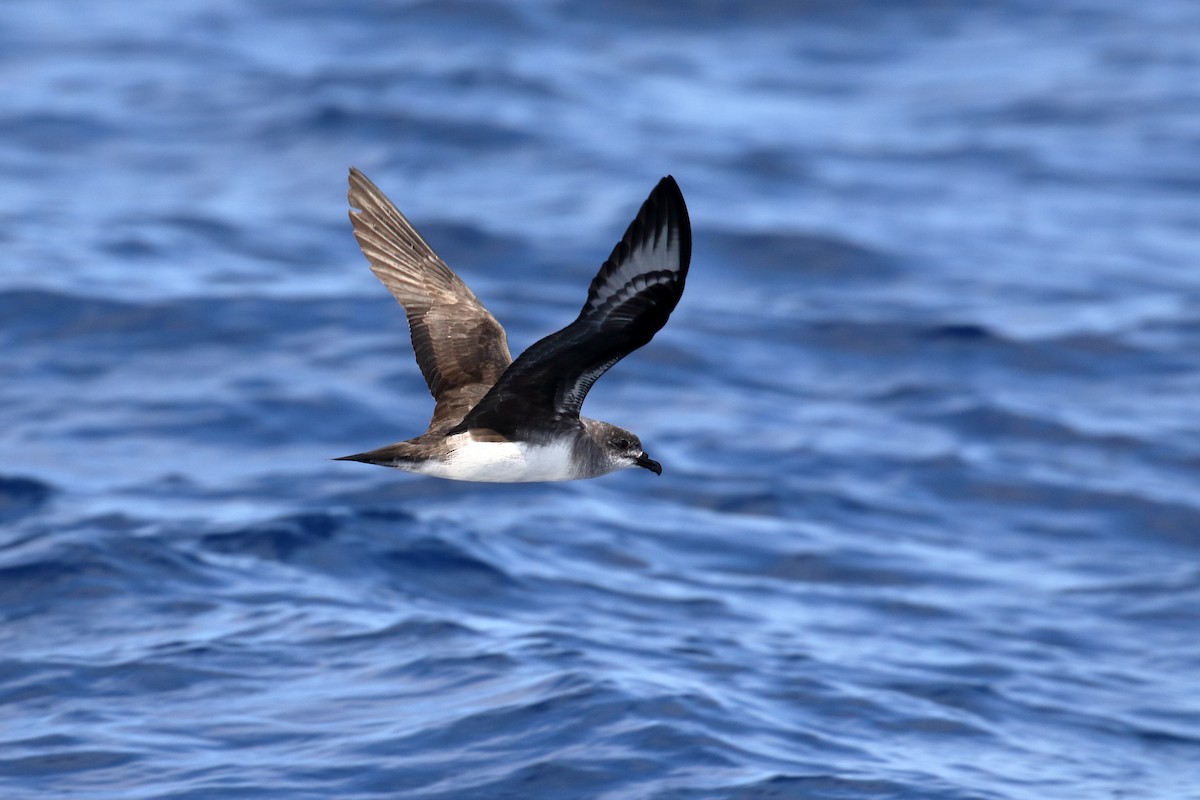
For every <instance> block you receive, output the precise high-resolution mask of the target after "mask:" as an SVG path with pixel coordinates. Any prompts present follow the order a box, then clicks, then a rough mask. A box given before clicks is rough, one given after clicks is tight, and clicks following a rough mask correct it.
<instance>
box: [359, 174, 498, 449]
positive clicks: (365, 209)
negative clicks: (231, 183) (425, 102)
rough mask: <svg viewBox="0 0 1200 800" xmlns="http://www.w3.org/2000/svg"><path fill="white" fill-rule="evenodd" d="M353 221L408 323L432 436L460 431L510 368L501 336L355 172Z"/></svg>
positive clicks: (492, 321) (404, 221) (491, 319)
mask: <svg viewBox="0 0 1200 800" xmlns="http://www.w3.org/2000/svg"><path fill="white" fill-rule="evenodd" d="M348 198H349V200H350V207H351V210H350V221H351V223H353V225H354V237H355V238H356V239H358V244H359V246H360V247H361V248H362V251H363V255H365V256H366V257H367V261H368V262H370V264H371V271H372V272H374V273H375V276H376V277H377V278H379V280H381V281H383V285H384V286H386V287H387V288H388V289H389V290H390V291H391V293H392V294H393V295H395V297H396V299H397V300H398V301H400V305H402V306H404V311H405V313H406V314H407V316H408V327H409V331H410V332H411V334H412V345H413V350H414V351H415V352H416V354H417V365H418V366H419V367H420V368H421V374H422V375H424V376H425V382H426V383H427V384H429V391H430V393H431V394H432V395H433V398H434V400H435V401H437V404H436V406H435V407H434V411H433V419H432V421H431V422H430V423H429V430H430V431H431V432H432V431H442V430H446V429H448V428H450V427H452V426H453V425H455V424H457V423H458V422H459V421H460V420H461V419H462V418H463V416H464V415H465V414H466V413H467V411H469V410H470V409H471V407H472V406H474V405H475V404H476V403H477V402H478V401H479V399H480V398H481V397H483V396H484V395H485V394H486V393H487V391H488V390H489V389H491V388H492V386H493V384H495V383H496V381H497V380H498V379H499V378H500V376H501V374H503V372H504V370H505V369H506V368H507V367H508V365H509V364H510V363H512V356H511V355H509V352H508V339H507V337H505V335H504V328H502V327H500V323H498V322H496V318H495V317H493V316H492V315H491V314H490V313H489V312H488V310H487V309H486V308H484V307H483V304H482V303H480V302H479V299H478V298H477V297H475V295H474V294H473V293H472V292H471V290H470V289H468V288H467V285H466V284H465V283H463V282H462V280H461V279H459V277H458V276H457V275H455V274H454V273H453V272H452V271H451V270H450V268H449V267H448V266H446V262H444V261H442V259H441V258H439V257H438V255H437V253H435V252H433V249H432V248H430V246H429V245H428V244H426V243H425V240H424V239H422V238H421V235H420V234H419V233H417V232H416V230H415V229H414V228H413V226H412V225H411V224H410V223H409V221H408V220H407V219H405V217H404V215H403V214H401V213H400V212H399V211H398V210H397V209H396V207H395V206H394V205H392V202H391V201H390V200H388V199H387V197H386V196H385V195H384V194H383V192H381V191H379V188H378V187H377V186H375V184H374V183H372V182H371V181H370V180H369V179H368V178H367V176H366V175H363V174H362V173H361V172H359V171H358V170H357V169H354V168H353V167H352V168H351V169H350V192H349V195H348Z"/></svg>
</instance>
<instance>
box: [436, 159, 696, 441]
mask: <svg viewBox="0 0 1200 800" xmlns="http://www.w3.org/2000/svg"><path fill="white" fill-rule="evenodd" d="M691 257H692V229H691V223H690V222H689V220H688V213H687V206H686V205H684V202H683V194H682V193H681V192H680V191H679V186H678V185H677V184H676V183H675V179H674V178H672V177H670V176H669V175H668V176H667V177H665V178H663V179H662V180H661V181H660V182H659V184H658V186H656V187H655V188H654V191H653V192H651V193H650V197H649V198H647V200H646V202H645V203H644V204H643V205H642V208H641V211H639V212H638V215H637V218H636V219H634V221H633V222H632V223H630V225H629V229H628V230H627V231H625V236H624V238H622V239H621V241H620V242H618V243H617V246H616V247H615V248H613V251H612V255H610V256H609V257H608V260H607V261H605V262H604V264H603V266H601V267H600V272H599V273H597V275H596V277H595V279H594V280H593V281H592V285H591V288H589V289H588V297H587V302H586V303H584V304H583V310H582V311H581V312H580V313H579V317H578V318H577V319H576V320H575V321H574V322H572V323H571V324H570V325H568V326H567V327H565V328H563V329H562V330H560V331H558V332H557V333H552V334H550V335H549V336H547V337H546V338H544V339H542V340H541V341H539V342H537V343H536V344H534V345H533V346H532V347H530V348H529V349H528V350H526V351H525V352H524V353H522V354H521V355H520V357H519V358H517V360H516V361H514V362H513V363H512V365H511V366H510V367H509V368H508V369H507V370H505V372H504V374H503V375H502V376H501V377H500V380H498V381H497V382H496V385H495V386H493V387H492V388H491V390H490V391H489V392H488V393H487V395H485V396H484V398H483V399H482V400H481V401H480V402H479V404H478V405H477V406H475V408H473V409H472V410H471V413H469V414H468V415H467V416H466V418H465V419H464V420H463V421H462V422H461V423H460V424H459V425H458V426H456V428H455V430H456V431H461V430H467V429H472V428H490V429H492V430H494V431H496V432H498V433H500V434H501V435H505V436H512V435H518V436H519V435H521V434H522V433H528V432H530V431H531V429H532V430H536V429H538V428H542V429H544V428H547V427H555V426H557V425H559V424H561V423H563V422H568V423H569V422H570V421H571V420H573V419H578V417H579V409H580V407H581V406H582V405H583V399H584V397H586V396H587V393H588V390H589V389H591V388H592V384H594V383H595V382H596V379H598V378H599V377H600V376H601V375H603V374H604V373H605V372H606V371H607V370H608V368H609V367H611V366H612V365H613V364H615V363H617V362H618V361H620V360H621V359H622V358H624V357H625V356H627V355H629V354H630V353H632V352H633V351H634V350H636V349H638V348H639V347H641V346H642V345H644V344H646V343H647V342H649V341H650V340H651V339H652V338H653V337H654V334H656V333H658V331H659V330H660V329H661V328H662V326H663V325H665V324H666V323H667V318H668V317H669V316H670V314H671V311H673V310H674V308H675V305H676V304H677V303H678V302H679V297H680V295H682V294H683V284H684V281H685V279H686V278H687V271H688V264H689V263H690V261H691Z"/></svg>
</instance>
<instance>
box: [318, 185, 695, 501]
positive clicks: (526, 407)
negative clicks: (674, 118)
mask: <svg viewBox="0 0 1200 800" xmlns="http://www.w3.org/2000/svg"><path fill="white" fill-rule="evenodd" d="M349 200H350V206H351V211H350V221H351V222H352V223H353V225H354V236H355V238H357V239H358V244H359V246H360V247H362V251H363V254H364V255H365V256H366V257H367V261H368V262H370V265H371V271H372V272H374V273H375V276H376V277H377V278H379V280H381V281H382V282H383V285H384V286H386V287H387V288H388V289H389V290H390V291H391V293H392V294H393V295H395V297H396V299H397V300H398V301H400V305H401V306H403V307H404V311H405V313H406V314H407V316H408V326H409V330H410V332H411V334H412V344H413V350H414V351H416V356H417V365H418V366H420V368H421V374H422V375H424V376H425V382H426V383H428V384H429V391H430V393H432V394H433V399H434V400H435V401H436V405H435V406H434V410H433V419H432V420H430V422H429V429H428V430H427V431H425V433H423V434H422V435H420V436H418V437H416V438H415V439H409V440H407V441H404V442H399V443H397V444H391V445H387V446H386V447H380V448H379V449H377V450H370V451H368V452H366V453H358V454H357V455H352V456H343V457H342V458H340V459H338V460H339V461H363V462H366V463H368V464H378V465H380V466H384V467H393V468H395V469H402V470H406V471H408V472H416V473H419V474H422V475H432V476H435V477H438V478H449V479H451V480H460V481H488V482H497V483H516V482H527V481H567V480H575V479H577V478H595V477H597V476H600V475H605V474H607V473H609V472H613V471H614V470H618V469H625V468H627V467H643V468H645V469H648V470H650V471H651V472H653V473H655V474H656V475H661V474H662V466H661V465H660V464H659V463H658V462H657V461H654V460H652V459H651V458H650V456H648V455H646V451H645V450H643V449H642V443H641V441H640V440H639V439H638V437H637V436H635V435H634V434H632V433H630V432H629V431H627V430H624V429H622V428H618V427H617V426H616V425H612V424H609V423H607V422H601V421H599V420H595V419H588V418H587V417H582V416H580V415H579V410H580V407H581V406H582V405H583V399H584V397H586V396H587V393H588V390H589V389H591V388H592V384H594V383H595V382H596V380H597V379H598V378H599V377H600V376H601V375H603V374H604V373H605V372H606V371H607V370H608V368H609V367H611V366H612V365H613V364H616V363H617V362H618V361H620V360H621V359H622V358H624V357H625V356H627V355H629V354H630V353H632V352H633V351H634V350H636V349H638V348H639V347H641V346H642V345H644V344H646V343H647V342H649V341H650V339H652V338H653V337H654V334H655V333H657V332H658V331H659V330H660V329H661V328H662V326H663V325H665V324H666V322H667V317H669V316H670V314H671V311H672V310H674V308H675V304H676V303H678V302H679V297H680V295H681V294H682V293H683V284H684V281H685V279H686V278H687V272H688V264H689V262H690V261H691V255H692V229H691V224H690V222H689V220H688V213H687V207H686V206H685V205H684V202H683V195H682V194H681V193H680V191H679V186H678V185H677V184H676V183H675V179H674V178H672V177H670V176H669V175H668V176H667V177H665V178H663V179H662V180H661V181H659V183H658V186H656V187H655V188H654V191H652V192H651V193H650V197H649V198H647V200H646V202H645V203H644V204H642V208H641V210H640V211H639V212H638V215H637V217H636V218H635V219H634V220H633V222H632V223H630V225H629V229H628V230H626V231H625V236H624V237H623V238H622V239H621V241H620V242H618V243H617V246H616V247H615V248H613V251H612V255H610V256H609V257H608V260H607V261H605V262H604V264H603V265H602V266H601V267H600V271H599V272H598V273H597V274H596V277H595V278H594V279H593V280H592V285H591V286H590V287H589V289H588V296H587V302H585V303H584V304H583V310H582V311H580V312H579V316H578V317H577V318H576V319H575V321H574V322H572V323H571V324H570V325H568V326H566V327H565V328H563V329H562V330H560V331H558V332H556V333H552V334H550V335H549V336H547V337H546V338H544V339H542V340H541V341H539V342H537V343H536V344H534V345H533V346H532V347H530V348H529V349H528V350H526V351H525V352H524V353H522V354H521V355H520V357H518V358H517V360H516V361H514V360H513V359H512V356H511V355H509V352H508V339H507V337H506V336H505V334H504V329H503V328H502V327H500V324H499V323H498V322H496V319H495V317H493V316H492V315H491V314H490V313H489V312H488V310H487V309H486V308H484V307H483V304H482V303H480V302H479V299H478V298H477V297H475V295H474V294H473V293H472V292H471V290H470V289H468V288H467V285H466V284H465V283H463V282H462V280H461V279H459V277H458V276H457V275H455V274H454V273H453V272H452V271H451V270H450V268H449V267H448V266H446V263H445V262H444V261H442V259H441V258H439V257H438V255H437V253H435V252H433V250H432V249H431V248H430V247H429V245H428V244H426V243H425V240H424V239H422V238H421V235H420V234H418V233H417V232H416V230H415V229H414V228H413V226H412V225H411V224H410V223H409V221H408V220H407V219H405V217H404V215H403V214H401V213H400V212H399V211H398V210H397V209H396V207H395V206H394V205H392V202H391V201H390V200H388V199H387V197H386V196H385V195H384V194H383V192H381V191H379V189H378V188H377V187H376V186H375V184H373V183H372V182H371V181H370V180H368V179H367V177H366V176H365V175H363V174H362V173H361V172H359V171H358V170H357V169H354V168H351V170H350V193H349Z"/></svg>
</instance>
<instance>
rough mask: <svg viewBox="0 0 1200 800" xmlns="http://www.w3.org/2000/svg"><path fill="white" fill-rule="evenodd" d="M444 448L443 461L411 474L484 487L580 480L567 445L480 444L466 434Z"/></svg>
mask: <svg viewBox="0 0 1200 800" xmlns="http://www.w3.org/2000/svg"><path fill="white" fill-rule="evenodd" d="M446 444H447V445H449V448H450V449H449V453H448V454H447V456H446V457H445V458H444V459H440V460H437V461H434V460H431V461H427V462H424V463H422V464H421V465H420V468H419V469H417V470H414V471H419V472H421V473H423V474H425V475H432V476H435V477H438V478H448V479H450V480H456V481H482V482H486V483H526V482H533V481H569V480H574V479H575V478H577V477H579V476H578V475H577V470H576V469H575V464H574V460H573V458H572V450H573V447H572V444H571V442H570V441H561V442H551V443H549V444H533V443H530V442H520V441H517V442H510V441H480V440H477V439H474V438H472V436H471V433H470V432H469V431H468V432H466V433H460V434H456V435H454V436H451V437H448V438H447V440H446Z"/></svg>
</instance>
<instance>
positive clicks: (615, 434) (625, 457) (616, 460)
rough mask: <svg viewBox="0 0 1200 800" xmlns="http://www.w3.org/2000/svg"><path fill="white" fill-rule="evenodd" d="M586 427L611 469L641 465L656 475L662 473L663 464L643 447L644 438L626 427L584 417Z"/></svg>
mask: <svg viewBox="0 0 1200 800" xmlns="http://www.w3.org/2000/svg"><path fill="white" fill-rule="evenodd" d="M581 421H582V422H583V423H584V428H585V429H586V430H587V432H588V435H589V436H590V437H591V439H592V441H593V442H595V443H596V444H597V445H599V446H600V450H601V452H602V453H603V454H604V457H605V458H606V459H607V460H608V467H609V471H610V472H611V471H614V470H618V469H628V468H629V467H641V468H642V469H648V470H650V471H651V472H653V473H654V474H655V475H662V464H659V463H658V462H657V461H655V460H654V459H652V458H650V456H648V455H646V451H645V450H643V449H642V440H641V439H639V438H638V437H637V435H636V434H633V433H631V432H629V431H627V430H625V429H624V428H618V427H617V426H616V425H610V424H609V423H607V422H600V421H598V420H594V419H586V418H584V419H582V420H581Z"/></svg>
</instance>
